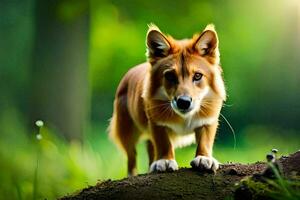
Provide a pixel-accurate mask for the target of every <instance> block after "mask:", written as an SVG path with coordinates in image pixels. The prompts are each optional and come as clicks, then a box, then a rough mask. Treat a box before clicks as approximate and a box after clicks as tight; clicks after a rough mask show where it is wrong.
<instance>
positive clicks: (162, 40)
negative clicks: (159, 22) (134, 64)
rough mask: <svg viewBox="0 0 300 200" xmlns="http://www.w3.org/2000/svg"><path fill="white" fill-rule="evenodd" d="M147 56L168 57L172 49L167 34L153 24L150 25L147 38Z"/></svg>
mask: <svg viewBox="0 0 300 200" xmlns="http://www.w3.org/2000/svg"><path fill="white" fill-rule="evenodd" d="M146 45H147V53H146V55H147V57H148V58H162V57H166V56H167V55H168V54H169V52H170V49H171V46H170V43H169V41H168V39H167V38H166V36H165V35H164V34H163V33H162V32H161V31H160V30H159V28H158V27H157V26H155V25H153V24H151V25H149V30H148V33H147V39H146Z"/></svg>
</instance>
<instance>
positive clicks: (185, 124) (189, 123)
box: [159, 117, 216, 135]
mask: <svg viewBox="0 0 300 200" xmlns="http://www.w3.org/2000/svg"><path fill="white" fill-rule="evenodd" d="M215 121H216V119H215V118H213V117H207V118H196V119H195V118H187V119H185V120H183V121H182V122H181V123H174V122H161V123H159V124H160V125H163V126H167V127H168V128H170V129H171V130H172V131H173V132H174V133H176V134H177V135H188V134H191V133H193V132H194V131H195V129H196V128H198V127H201V126H204V125H210V124H212V123H214V122H215Z"/></svg>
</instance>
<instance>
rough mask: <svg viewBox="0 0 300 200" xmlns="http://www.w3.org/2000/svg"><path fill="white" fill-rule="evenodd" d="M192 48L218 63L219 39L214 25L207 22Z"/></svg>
mask: <svg viewBox="0 0 300 200" xmlns="http://www.w3.org/2000/svg"><path fill="white" fill-rule="evenodd" d="M194 48H195V49H196V50H197V52H198V53H199V54H200V55H201V56H207V57H208V58H210V60H211V61H212V62H213V63H214V64H219V62H220V53H219V40H218V35H217V32H216V31H215V28H214V25H212V24H209V25H207V26H206V28H205V29H204V31H203V32H202V33H201V34H200V36H199V37H198V39H197V40H196V42H195V45H194Z"/></svg>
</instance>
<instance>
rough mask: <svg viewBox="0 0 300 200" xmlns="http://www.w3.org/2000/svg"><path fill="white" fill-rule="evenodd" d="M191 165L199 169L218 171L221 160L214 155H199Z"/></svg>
mask: <svg viewBox="0 0 300 200" xmlns="http://www.w3.org/2000/svg"><path fill="white" fill-rule="evenodd" d="M191 166H192V167H193V168H195V169H199V170H212V171H214V172H216V170H217V169H218V168H219V162H218V161H217V160H216V159H215V158H213V157H208V156H197V157H196V158H194V159H193V160H192V161H191Z"/></svg>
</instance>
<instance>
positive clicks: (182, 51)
mask: <svg viewBox="0 0 300 200" xmlns="http://www.w3.org/2000/svg"><path fill="white" fill-rule="evenodd" d="M146 44H147V58H148V62H149V63H150V65H151V69H150V72H149V80H148V83H147V84H148V86H147V87H148V89H147V90H148V91H147V93H148V95H147V96H148V97H150V98H153V99H157V100H166V101H169V102H170V105H171V107H172V109H173V110H174V111H175V112H176V113H177V114H178V115H180V116H182V117H186V116H189V115H192V114H194V113H195V112H197V111H199V109H200V107H201V106H202V105H203V104H205V102H208V100H211V99H219V100H221V101H222V100H225V98H226V93H225V88H224V83H223V80H222V69H221V67H220V65H219V62H220V55H219V47H218V44H219V41H218V36H217V32H216V31H215V29H214V26H213V25H208V26H207V27H206V28H205V30H204V31H203V32H202V33H200V34H196V35H194V36H193V37H192V38H191V39H184V40H175V39H173V38H172V37H171V36H167V35H165V34H163V33H162V32H161V31H160V30H159V29H158V28H157V27H156V26H154V25H150V26H149V31H148V33H147V39H146Z"/></svg>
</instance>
